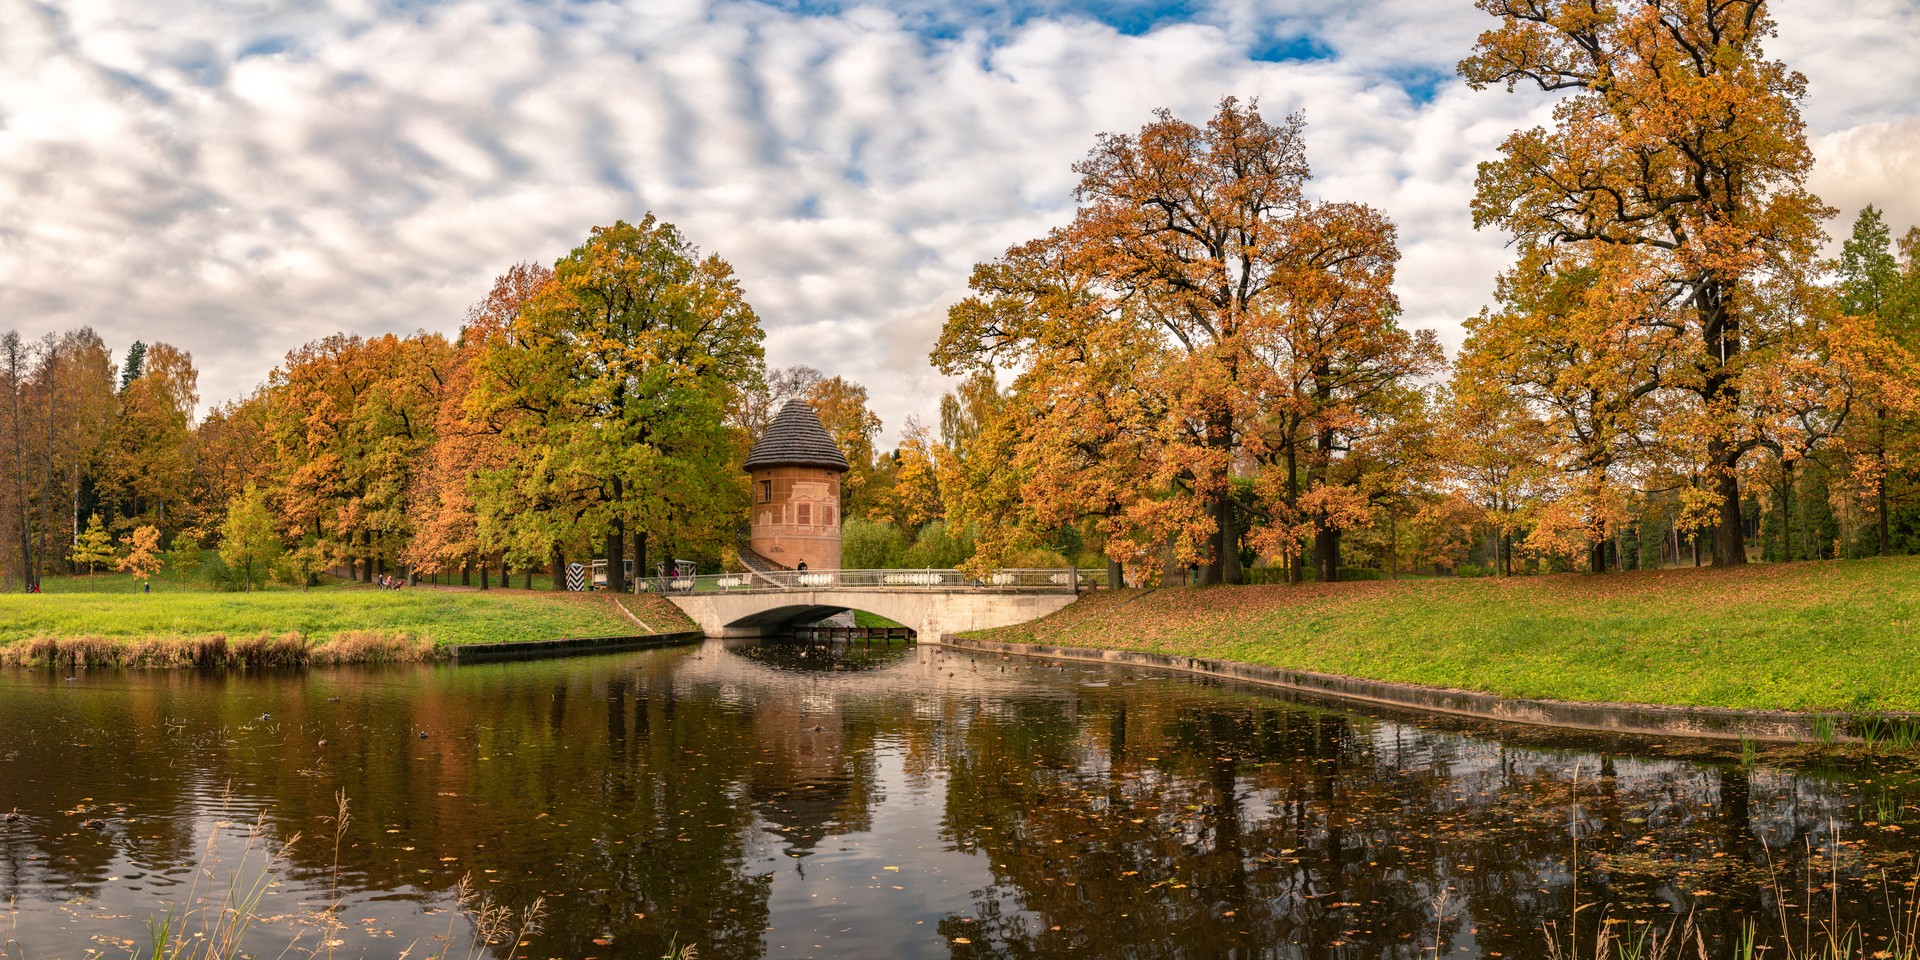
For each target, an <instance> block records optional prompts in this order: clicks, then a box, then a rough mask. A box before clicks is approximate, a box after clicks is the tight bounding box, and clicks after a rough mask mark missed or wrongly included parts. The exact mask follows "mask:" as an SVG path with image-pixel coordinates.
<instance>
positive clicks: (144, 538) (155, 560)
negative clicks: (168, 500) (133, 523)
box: [113, 523, 161, 585]
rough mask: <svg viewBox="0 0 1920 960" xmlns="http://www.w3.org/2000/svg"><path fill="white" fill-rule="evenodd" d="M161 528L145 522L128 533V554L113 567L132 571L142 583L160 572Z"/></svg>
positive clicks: (123, 571)
mask: <svg viewBox="0 0 1920 960" xmlns="http://www.w3.org/2000/svg"><path fill="white" fill-rule="evenodd" d="M160 563H161V560H160V528H159V527H156V526H153V525H152V524H146V523H143V524H141V525H140V526H137V527H134V528H133V532H132V533H130V534H128V535H127V555H126V556H124V557H121V558H120V559H118V560H116V561H114V564H113V568H114V569H115V570H119V571H121V572H122V573H131V574H133V578H134V579H135V580H138V581H140V583H141V584H142V585H144V584H146V583H147V581H149V580H152V579H153V575H154V574H156V573H159V572H160Z"/></svg>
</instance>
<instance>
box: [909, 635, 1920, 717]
mask: <svg viewBox="0 0 1920 960" xmlns="http://www.w3.org/2000/svg"><path fill="white" fill-rule="evenodd" d="M937 643H938V645H940V646H945V647H949V648H951V649H954V650H964V651H967V652H969V653H984V654H1002V655H1011V656H1019V657H1034V658H1038V659H1047V660H1063V661H1071V662H1077V663H1107V664H1115V665H1120V666H1132V667H1146V668H1149V669H1155V670H1166V671H1170V672H1175V673H1188V674H1195V675H1199V676H1205V677H1214V678H1218V679H1222V680H1231V681H1234V682H1237V683H1249V684H1253V685H1256V686H1262V687H1270V688H1274V689H1278V690H1284V691H1287V692H1289V693H1298V694H1304V695H1306V696H1308V697H1312V698H1315V699H1320V700H1328V701H1332V702H1335V703H1340V704H1347V705H1358V706H1372V707H1385V708H1389V709H1392V710H1402V711H1409V712H1413V713H1419V714H1426V715H1437V716H1446V717H1459V718H1466V719H1471V720H1484V721H1489V722H1493V723H1502V724H1517V725H1523V726H1532V727H1544V728H1548V729H1554V730H1569V731H1578V732H1582V733H1604V734H1616V735H1622V736H1635V737H1674V738H1686V739H1692V740H1717V741H1750V742H1758V743H1792V744H1809V743H1812V744H1838V743H1857V742H1862V741H1863V738H1862V737H1861V736H1859V735H1858V733H1857V732H1856V730H1855V729H1854V727H1855V725H1857V724H1858V723H1859V722H1860V721H1861V720H1863V719H1870V720H1872V721H1875V722H1882V723H1887V722H1905V723H1910V724H1913V725H1914V728H1915V729H1916V730H1920V714H1906V713H1871V714H1849V713H1840V712H1796V711H1791V710H1739V709H1733V708H1727V707H1686V706H1671V705H1666V704H1651V703H1605V702H1586V701H1572V700H1542V699H1532V698H1524V697H1503V696H1499V695H1497V694H1491V693H1481V692H1477V691H1473V690H1454V689H1448V688H1444V687H1424V686H1419V685H1416V684H1410V683H1395V682H1390V681H1384V680H1365V679H1361V678H1358V677H1345V676H1339V675H1335V674H1328V673H1314V672H1311V671H1305V670H1288V669H1284V668H1281V667H1270V666H1262V665H1260V664H1253V663H1244V662H1240V661H1234V660H1221V659H1217V658H1213V657H1189V656H1183V655H1179V654H1167V653H1154V652H1150V651H1140V650H1113V649H1105V648H1098V647H1072V646H1057V645H1053V644H1043V643H1024V642H1018V641H1003V640H985V639H980V638H976V637H967V636H948V637H946V638H944V639H942V640H940V641H937Z"/></svg>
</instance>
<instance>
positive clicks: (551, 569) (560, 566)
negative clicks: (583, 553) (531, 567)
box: [547, 547, 567, 591]
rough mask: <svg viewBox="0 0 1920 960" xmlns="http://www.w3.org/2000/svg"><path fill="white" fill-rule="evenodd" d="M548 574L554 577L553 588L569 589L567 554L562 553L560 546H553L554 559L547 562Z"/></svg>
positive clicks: (557, 589) (559, 589)
mask: <svg viewBox="0 0 1920 960" xmlns="http://www.w3.org/2000/svg"><path fill="white" fill-rule="evenodd" d="M547 574H548V576H550V577H552V578H553V586H552V589H554V590H556V591H565V590H566V589H567V555H566V554H564V553H561V552H560V548H559V547H554V548H553V559H552V560H551V561H549V562H548V564H547Z"/></svg>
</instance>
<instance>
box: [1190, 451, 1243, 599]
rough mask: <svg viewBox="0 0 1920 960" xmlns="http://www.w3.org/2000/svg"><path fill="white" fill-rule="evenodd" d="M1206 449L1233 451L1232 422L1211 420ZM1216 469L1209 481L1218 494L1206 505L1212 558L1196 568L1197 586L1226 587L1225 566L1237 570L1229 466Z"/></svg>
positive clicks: (1238, 555)
mask: <svg viewBox="0 0 1920 960" xmlns="http://www.w3.org/2000/svg"><path fill="white" fill-rule="evenodd" d="M1207 446H1209V447H1212V448H1213V449H1215V450H1221V451H1225V452H1228V453H1229V454H1231V450H1232V447H1233V421H1232V420H1231V419H1230V418H1228V417H1214V418H1213V419H1212V420H1211V421H1210V422H1208V424H1207ZM1231 462H1232V458H1231V456H1229V457H1228V463H1229V465H1228V466H1223V467H1221V468H1220V473H1219V475H1218V476H1216V477H1213V478H1211V479H1212V480H1213V481H1214V482H1215V483H1217V484H1218V490H1217V491H1216V492H1215V493H1214V494H1213V495H1212V496H1211V497H1210V498H1208V499H1209V502H1208V503H1207V505H1206V507H1207V513H1208V515H1210V516H1212V517H1213V537H1212V538H1211V540H1212V542H1211V544H1209V546H1210V547H1211V551H1212V554H1213V555H1212V556H1210V557H1208V558H1207V562H1206V563H1205V565H1203V566H1202V567H1201V568H1200V582H1201V583H1226V582H1228V581H1229V576H1228V572H1227V571H1228V569H1229V564H1231V566H1232V568H1234V569H1237V568H1238V567H1239V565H1240V538H1239V537H1238V536H1237V535H1236V533H1235V531H1234V528H1233V468H1232V466H1231V465H1230V464H1231Z"/></svg>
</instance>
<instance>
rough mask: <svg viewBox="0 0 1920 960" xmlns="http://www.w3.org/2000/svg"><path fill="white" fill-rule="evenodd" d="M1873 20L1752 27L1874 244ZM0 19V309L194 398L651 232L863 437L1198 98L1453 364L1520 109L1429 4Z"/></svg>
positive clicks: (1895, 12) (1895, 131) (1200, 111)
mask: <svg viewBox="0 0 1920 960" xmlns="http://www.w3.org/2000/svg"><path fill="white" fill-rule="evenodd" d="M1873 9H1874V12H1875V14H1876V16H1878V17H1879V18H1880V19H1879V20H1878V21H1877V23H1878V26H1877V27H1875V28H1873V29H1874V30H1877V31H1878V32H1869V33H1866V34H1860V33H1859V31H1860V29H1861V28H1860V27H1858V26H1855V25H1853V24H1851V22H1850V23H1848V24H1837V23H1834V22H1831V21H1835V20H1839V19H1842V18H1833V17H1830V16H1828V17H1827V18H1826V19H1825V20H1822V19H1820V18H1819V17H1818V16H1817V11H1816V10H1815V9H1814V8H1813V7H1812V6H1811V5H1810V4H1808V3H1800V4H1794V5H1788V6H1785V7H1782V8H1781V12H1780V17H1781V20H1782V36H1781V38H1780V40H1779V42H1778V44H1777V45H1776V48H1777V49H1778V50H1779V51H1781V52H1782V55H1783V56H1789V55H1790V58H1791V60H1792V62H1794V64H1795V66H1797V67H1799V68H1800V69H1803V70H1804V71H1806V72H1807V74H1808V76H1809V77H1810V78H1811V80H1812V83H1813V89H1814V95H1813V97H1812V98H1811V99H1810V103H1809V115H1810V117H1811V118H1812V119H1813V120H1814V129H1815V132H1816V134H1817V135H1818V136H1817V139H1816V141H1815V143H1816V150H1817V151H1818V152H1819V153H1820V155H1821V158H1822V162H1823V167H1822V171H1821V174H1820V177H1821V179H1820V180H1819V181H1818V182H1817V185H1818V186H1819V187H1820V188H1821V189H1822V190H1823V191H1828V192H1829V195H1830V199H1832V200H1833V202H1836V203H1840V202H1841V199H1840V198H1843V197H1845V198H1853V197H1855V196H1858V197H1862V198H1873V197H1875V196H1878V195H1880V194H1882V193H1884V194H1885V195H1884V196H1882V197H1881V199H1880V202H1882V203H1883V205H1886V206H1890V207H1892V208H1893V209H1892V210H1890V214H1891V219H1892V220H1893V221H1894V222H1895V224H1896V225H1903V224H1904V223H1907V222H1913V221H1915V220H1920V211H1915V210H1908V209H1906V208H1903V207H1900V206H1899V204H1900V203H1902V202H1905V203H1909V204H1910V203H1911V202H1912V201H1911V195H1912V194H1913V191H1912V189H1911V185H1912V183H1913V182H1914V180H1913V176H1912V172H1911V171H1912V169H1913V167H1912V157H1913V155H1914V154H1913V143H1914V139H1915V133H1914V127H1913V123H1914V122H1915V121H1914V119H1913V117H1912V115H1911V109H1910V108H1909V107H1908V106H1907V105H1906V104H1904V103H1901V102H1900V98H1899V97H1897V96H1894V95H1892V94H1890V93H1889V92H1888V90H1887V88H1886V86H1885V85H1884V84H1883V85H1880V86H1876V85H1875V83H1874V82H1872V81H1873V77H1874V75H1875V73H1876V72H1878V74H1879V76H1880V77H1882V78H1883V79H1884V78H1888V77H1892V78H1904V79H1905V80H1907V81H1911V80H1912V79H1916V78H1914V77H1913V71H1914V70H1915V69H1916V68H1914V67H1913V65H1912V64H1910V63H1907V62H1905V61H1904V60H1902V59H1901V58H1900V57H1898V56H1893V55H1882V54H1869V55H1865V56H1851V55H1848V54H1847V53H1845V52H1844V51H1833V50H1828V49H1826V48H1825V47H1824V45H1825V44H1830V43H1835V42H1840V41H1848V42H1862V37H1864V38H1867V39H1872V38H1874V37H1878V38H1880V46H1878V47H1875V48H1874V49H1876V50H1883V49H1884V48H1886V47H1888V46H1892V47H1896V48H1902V47H1903V48H1904V49H1905V50H1906V51H1909V52H1910V51H1911V50H1913V49H1915V48H1916V43H1914V42H1911V41H1912V38H1914V37H1915V36H1916V35H1917V33H1920V27H1916V26H1915V25H1914V22H1913V20H1914V17H1913V14H1912V12H1911V11H1909V10H1907V9H1906V7H1905V6H1904V5H1902V4H1900V3H1894V2H1890V3H1886V4H1884V5H1883V6H1882V7H1880V8H1873ZM1847 19H1849V20H1850V21H1851V20H1853V19H1856V18H1847ZM0 20H4V21H5V22H6V23H7V24H8V25H9V26H8V29H7V30H6V31H5V33H4V34H0V277H4V283H0V316H3V317H4V319H3V320H0V325H4V326H13V327H18V328H20V329H21V330H22V332H23V333H29V334H37V333H39V332H42V331H45V330H49V329H61V328H67V327H73V326H77V325H80V324H91V325H93V326H94V327H95V328H96V329H98V330H100V331H101V333H102V334H103V335H104V336H106V337H107V339H108V340H109V342H110V343H114V344H115V345H116V346H120V347H124V346H125V345H126V344H127V343H128V342H130V341H131V340H133V339H134V338H136V337H139V338H143V339H147V340H155V339H160V340H167V341H169V342H172V343H175V344H176V345H179V346H181V347H183V348H186V349H189V350H191V351H192V352H193V353H194V355H195V357H196V360H197V361H198V362H199V364H200V366H201V368H202V370H203V379H202V391H201V392H202V395H203V396H204V397H207V398H208V399H209V400H211V401H217V400H219V399H222V398H225V397H230V396H235V395H238V394H240V393H243V392H245V391H246V390H248V389H250V388H251V387H252V386H253V385H254V384H255V383H257V382H259V380H260V379H261V378H262V377H263V376H264V375H265V373H266V372H267V371H268V369H270V368H271V366H272V365H273V364H275V363H276V362H277V361H278V359H279V357H280V356H281V355H282V354H284V352H285V351H287V350H289V349H291V348H293V347H295V346H297V345H298V344H300V343H302V342H305V341H307V340H310V339H313V338H316V337H320V336H324V335H327V334H329V333H332V332H335V331H338V330H347V331H350V332H356V333H362V334H372V333H379V332H385V331H390V330H402V331H405V330H413V329H416V328H423V329H429V330H443V331H451V330H453V329H455V328H456V327H457V325H458V322H459V319H460V317H461V315H462V313H463V311H464V308H465V307H466V305H467V304H469V303H470V302H472V301H473V300H475V299H477V298H478V297H480V296H481V295H482V294H484V292H485V291H486V288H487V286H488V284H489V282H490V280H491V278H492V277H493V275H494V274H496V273H498V272H499V271H501V270H502V269H504V268H505V267H506V266H508V265H509V264H511V263H513V262H514V261H516V260H521V259H534V260H544V261H550V260H552V259H553V258H554V257H556V256H558V255H559V254H561V253H563V252H564V251H565V250H567V249H568V248H569V247H571V246H573V245H575V244H577V243H579V242H581V241H582V240H583V239H584V238H585V236H586V234H587V231H588V229H589V228H590V227H592V226H593V225H595V224H602V223H608V222H611V221H612V220H614V219H616V218H627V219H635V218H638V217H640V216H642V215H643V214H644V213H645V212H647V211H653V212H655V213H658V214H659V215H660V216H662V217H664V218H665V219H668V220H671V221H673V222H675V223H677V224H679V225H680V226H681V228H682V229H683V230H684V231H685V232H686V234H687V235H688V236H689V237H690V238H691V239H692V240H693V241H694V242H695V243H697V244H699V245H700V246H701V247H703V248H704V249H706V250H709V251H713V252H718V253H720V254H722V255H724V256H726V257H727V258H728V259H729V260H731V261H732V262H733V263H734V265H735V267H736V269H737V270H738V272H739V274H740V276H741V278H742V282H743V285H744V286H745V288H746V290H747V293H748V295H749V297H750V299H751V300H752V302H753V303H754V305H755V307H756V309H757V310H758V311H759V312H760V314H761V317H762V319H763V321H764V322H765V324H766V327H767V330H768V341H767V342H768V353H769V361H770V362H771V363H773V364H776V365H785V364H792V363H808V364H811V365H813V366H816V367H819V368H820V369H822V370H825V371H828V372H830V373H842V374H845V375H847V376H849V377H851V378H853V379H855V380H858V381H860V382H862V383H864V384H866V385H867V386H868V388H869V390H870V392H871V394H872V396H873V398H874V401H875V405H876V407H877V408H878V410H879V412H880V414H881V415H882V416H883V417H884V418H885V420H886V421H887V427H888V433H889V434H890V435H891V434H894V433H895V432H896V431H897V430H898V429H899V428H900V427H901V426H902V422H903V420H904V418H905V417H906V416H908V415H918V416H920V417H921V418H922V419H930V418H931V417H932V415H933V412H934V410H935V409H936V406H937V399H938V394H939V392H940V390H941V389H942V388H943V382H942V381H941V379H940V378H939V377H938V376H937V375H935V374H934V372H933V371H932V370H931V369H930V368H928V367H927V365H926V362H925V355H926V351H927V349H928V348H929V347H930V346H931V345H932V342H933V338H934V337H935V335H936V334H937V332H938V329H939V324H940V321H941V319H942V318H943V317H944V314H945V310H946V308H947V306H948V305H949V304H951V303H952V302H953V301H954V300H956V299H958V298H959V297H960V296H963V295H964V292H965V281H966V277H967V274H968V271H969V269H970V267H971V266H972V265H973V264H974V263H975V262H977V261H980V260H982V259H986V258H990V257H993V256H995V255H997V254H998V253H999V252H1000V251H1001V250H1003V249H1004V248H1005V247H1006V246H1007V245H1009V244H1011V243H1014V242H1016V241H1019V240H1022V239H1026V238H1029V237H1032V236H1035V235H1037V234H1039V233H1040V232H1042V231H1044V230H1045V229H1046V228H1047V227H1049V226H1051V225H1053V224H1056V223H1059V222H1063V221H1064V220H1065V219H1067V217H1068V216H1070V213H1071V204H1072V199H1071V191H1072V186H1073V180H1074V178H1073V174H1072V171H1071V165H1072V163H1073V162H1074V161H1075V160H1077V159H1079V158H1080V157H1082V156H1084V155H1085V153H1086V151H1087V149H1088V148H1089V147H1091V146H1092V144H1093V142H1094V138H1095V136H1096V135H1097V134H1098V133H1100V132H1102V131H1127V130H1134V129H1137V128H1138V127H1139V126H1140V125H1141V124H1143V123H1144V122H1146V121H1147V120H1148V119H1149V118H1150V114H1151V111H1152V109H1154V108H1156V107H1161V106H1165V107H1169V108H1171V109H1173V110H1174V111H1175V112H1176V113H1179V114H1180V115H1182V116H1185V117H1188V118H1191V119H1195V120H1198V119H1202V118H1204V117H1205V116H1206V115H1208V113H1209V112H1210V111H1211V110H1212V108H1213V106H1214V104H1216V103H1217V101H1218V100H1219V99H1220V98H1221V97H1223V96H1226V95H1229V94H1232V95H1239V96H1242V97H1250V96H1257V97H1259V98H1260V101H1261V104H1262V107H1263V109H1265V110H1268V111H1271V112H1276V113H1278V112H1286V111H1291V110H1295V109H1300V110H1304V111H1305V112H1306V113H1307V116H1308V118H1309V124H1310V125H1309V128H1308V147H1309V155H1310V157H1311V158H1312V160H1313V163H1314V165H1315V171H1316V175H1317V179H1316V181H1315V187H1314V189H1315V191H1316V192H1317V193H1319V194H1320V195H1322V196H1326V197H1334V198H1341V199H1359V200H1365V201H1367V202H1369V203H1373V204H1374V205H1376V206H1379V207H1381V208H1382V209H1383V210H1385V211H1386V212H1387V213H1388V214H1389V215H1390V216H1392V217H1393V218H1394V219H1395V220H1396V222H1398V223H1399V225H1400V229H1401V242H1402V249H1403V251H1404V254H1405V259H1404V263H1403V267H1402V271H1401V277H1400V284H1399V289H1400V295H1401V299H1402V301H1403V304H1404V305H1405V307H1406V310H1407V318H1408V322H1409V323H1411V324H1413V325H1416V326H1433V327H1437V328H1440V329H1441V330H1442V333H1443V337H1444V338H1445V339H1447V340H1448V342H1449V343H1457V340H1458V322H1459V321H1460V320H1461V319H1463V318H1465V317H1467V316H1470V315H1471V314H1473V313H1474V312H1475V311H1477V310H1478V308H1479V307H1480V305H1481V304H1482V303H1483V302H1484V301H1485V299H1486V298H1487V296H1488V295H1489V293H1490V292H1491V288H1492V278H1493V274H1494V272H1495V271H1496V270H1498V269H1499V267H1500V265H1501V264H1502V263H1503V262H1504V260H1505V252H1504V251H1503V249H1502V239H1501V238H1500V237H1498V236H1492V235H1485V234H1476V233H1474V232H1473V230H1472V228H1471V223H1470V219H1469V217H1468V214H1467V209H1466V204H1467V201H1468V199H1469V198H1470V197H1471V194H1472V178H1473V167H1474V164H1475V163H1476V162H1477V161H1479V160H1481V159H1484V158H1486V157H1487V156H1490V155H1491V153H1492V151H1493V150H1494V148H1495V146H1496V145H1497V144H1498V142H1499V141H1500V139H1501V138H1502V137H1503V136H1505V135H1506V133H1507V132H1508V131H1510V130H1512V129H1514V128H1515V127H1517V126H1521V125H1525V124H1530V123H1533V122H1538V120H1539V118H1540V116H1541V111H1542V110H1543V109H1544V108H1545V104H1546V101H1545V99H1544V98H1541V97H1537V96H1527V95H1506V94H1503V93H1493V92H1488V93H1479V94H1475V93H1472V92H1469V91H1467V90H1466V89H1465V88H1464V87H1463V86H1462V85H1460V84H1459V83H1458V82H1457V81H1455V80H1453V79H1452V77H1451V67H1452V63H1453V62H1454V61H1455V60H1456V59H1457V58H1458V57H1459V56H1460V55H1461V53H1462V52H1463V51H1464V50H1465V49H1467V47H1468V46H1470V45H1471V43H1472V40H1473V37H1474V36H1475V35H1476V34H1477V32H1478V31H1479V30H1481V29H1483V28H1484V26H1485V25H1486V23H1488V22H1490V21H1488V20H1487V18H1486V17H1485V16H1484V15H1483V14H1480V13H1478V12H1477V11H1475V10H1473V9H1472V7H1471V5H1470V4H1469V3H1465V2H1455V3H1421V2H1412V0H1407V2H1387V0H1360V2H1339V3H1336V2H1332V0H1220V2H1216V3H1188V4H1180V5H1178V6H1165V5H1155V4H1125V3H1123V4H1120V5H1118V6H1115V5H1105V4H1100V5H1096V4H1090V3H1081V4H1075V3H1044V2H1043V3H1024V4H1015V3H975V4H960V5H957V6H956V5H952V4H938V3H932V2H930V0H929V2H922V0H903V2H898V3H894V4H891V5H886V6H882V5H876V4H870V3H847V4H802V3H778V4H770V3H758V2H743V0H716V2H710V3H702V2H691V0H687V2H649V3H646V4H637V3H635V4H619V3H612V2H601V3H568V4H557V3H556V4H548V3H536V2H517V0H458V2H449V3H440V4H421V3H411V2H409V3H398V2H395V3H391V4H388V3H380V2H374V0H336V2H333V3H323V2H311V3H302V4H264V5H263V4H257V3H246V2H239V0H233V2H210V3H209V2H202V3H139V4H136V3H132V2H126V3H119V4H115V3H108V2H96V3H89V4H75V5H67V6H62V7H54V6H48V5H40V4H35V3H30V2H28V0H0ZM1803 21H1804V22H1803ZM1888 31H1893V32H1888ZM1899 31H1905V32H1904V33H1901V32H1899ZM1902 38H1905V39H1906V41H1907V42H1904V46H1903V44H1902V43H1901V42H1900V41H1901V40H1902ZM1789 51H1791V53H1790V54H1789ZM1906 59H1912V58H1910V57H1909V58H1906ZM1912 87H1913V84H1912V83H1911V82H1906V83H1905V85H1904V87H1901V89H1912ZM1902 150H1904V151H1906V152H1905V153H1901V152H1900V151H1902ZM1902 156H1904V157H1905V158H1907V159H1905V160H1893V159H1888V158H1897V157H1902ZM1899 163H1905V164H1906V166H1904V167H1903V166H1899V165H1898V164H1899ZM1903 186H1904V189H1902V187H1903ZM1849 202H1851V200H1850V199H1849ZM1903 216H1905V217H1906V219H1904V220H1903V219H1902V217H1903Z"/></svg>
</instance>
